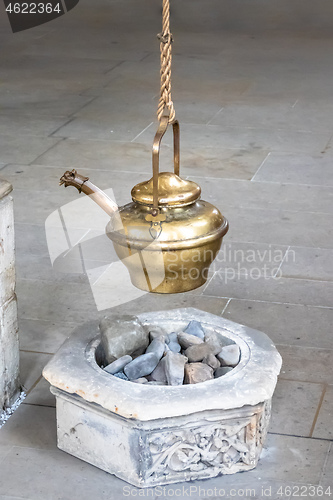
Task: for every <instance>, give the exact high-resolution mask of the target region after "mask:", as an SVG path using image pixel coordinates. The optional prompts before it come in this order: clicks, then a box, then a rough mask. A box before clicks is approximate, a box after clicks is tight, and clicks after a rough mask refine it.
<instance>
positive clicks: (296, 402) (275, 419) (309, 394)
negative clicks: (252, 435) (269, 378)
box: [269, 379, 324, 437]
mask: <svg viewBox="0 0 333 500" xmlns="http://www.w3.org/2000/svg"><path fill="white" fill-rule="evenodd" d="M323 387H324V386H323V385H322V384H310V383H305V382H294V381H292V380H283V379H281V380H279V381H278V384H277V386H276V389H275V392H274V396H273V401H272V407H273V411H272V420H271V423H270V427H269V432H272V433H274V434H288V435H291V436H303V437H310V436H311V432H312V425H313V422H314V419H315V417H316V411H317V409H318V405H319V403H320V401H321V396H322V393H323ZM295 408H297V411H295Z"/></svg>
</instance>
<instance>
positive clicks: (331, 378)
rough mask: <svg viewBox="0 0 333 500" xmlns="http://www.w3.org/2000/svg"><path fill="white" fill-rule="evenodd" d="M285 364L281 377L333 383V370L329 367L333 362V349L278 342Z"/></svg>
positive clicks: (318, 382)
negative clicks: (280, 343) (288, 344)
mask: <svg viewBox="0 0 333 500" xmlns="http://www.w3.org/2000/svg"><path fill="white" fill-rule="evenodd" d="M276 347H277V349H278V351H279V353H280V354H281V356H282V359H283V364H282V369H281V373H280V378H281V379H287V380H295V381H296V380H297V381H300V382H313V383H317V384H321V383H326V384H333V372H332V370H330V369H327V367H331V366H332V363H333V351H332V350H329V349H315V348H308V347H300V346H298V347H296V346H287V345H279V344H277V346H276Z"/></svg>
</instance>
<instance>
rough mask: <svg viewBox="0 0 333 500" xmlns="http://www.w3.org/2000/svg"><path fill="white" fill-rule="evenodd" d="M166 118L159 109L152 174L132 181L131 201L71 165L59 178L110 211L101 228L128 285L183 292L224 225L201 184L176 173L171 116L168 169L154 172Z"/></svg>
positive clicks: (209, 258)
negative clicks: (117, 198)
mask: <svg viewBox="0 0 333 500" xmlns="http://www.w3.org/2000/svg"><path fill="white" fill-rule="evenodd" d="M168 124H169V116H168V115H167V114H166V115H163V116H162V119H161V121H160V123H159V127H158V130H157V132H156V135H155V140H154V145H153V177H152V178H151V179H150V180H149V181H146V182H141V183H140V184H137V185H136V186H134V187H133V189H132V192H131V195H132V200H133V201H132V202H131V203H128V204H127V205H124V206H122V207H118V206H117V205H116V204H115V203H114V202H113V201H112V200H111V199H110V198H109V197H108V196H107V195H106V194H105V193H103V191H101V190H100V189H99V188H97V187H96V186H95V185H94V184H92V183H91V182H90V181H89V178H88V177H83V176H81V175H79V174H78V173H77V172H76V171H75V170H73V171H71V172H69V171H67V172H65V174H64V175H63V176H62V177H61V179H60V184H64V185H65V187H67V186H74V187H76V188H77V189H78V190H79V192H83V193H85V194H87V195H90V196H91V198H92V199H93V200H94V201H95V202H96V203H98V205H100V207H101V208H103V210H105V211H106V212H107V213H108V214H109V215H110V222H109V223H108V224H107V227H106V234H107V236H108V237H109V238H110V239H111V240H112V242H113V245H114V248H115V251H116V253H117V255H118V257H119V259H120V260H121V261H122V262H123V263H124V264H125V265H126V267H127V269H128V271H129V274H130V278H131V281H132V283H133V285H134V286H136V287H137V288H139V289H141V290H145V291H147V292H157V293H178V292H187V291H189V290H193V289H195V288H197V287H199V286H201V285H203V284H204V283H205V282H206V280H207V276H208V269H209V266H210V265H211V263H212V262H213V260H214V259H215V257H216V255H217V253H218V251H219V249H220V247H221V243H222V238H223V236H224V235H225V234H226V232H227V231H228V221H227V220H226V219H225V217H223V215H222V214H221V213H220V211H219V210H218V209H217V208H216V207H214V206H213V205H211V204H210V203H208V202H206V201H203V200H200V195H201V188H200V186H198V184H196V183H195V182H192V181H188V180H184V179H181V177H179V123H178V121H174V122H173V124H172V127H173V139H174V173H171V172H159V153H160V146H161V140H162V137H163V136H164V134H165V132H166V130H167V128H168Z"/></svg>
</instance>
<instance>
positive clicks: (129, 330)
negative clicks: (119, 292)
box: [99, 314, 149, 364]
mask: <svg viewBox="0 0 333 500" xmlns="http://www.w3.org/2000/svg"><path fill="white" fill-rule="evenodd" d="M99 329H100V332H101V343H102V347H103V350H104V353H105V358H106V362H107V364H110V363H112V362H113V361H115V360H116V359H118V358H120V357H122V356H124V355H125V354H132V353H133V352H134V351H136V350H138V349H141V348H146V347H147V345H148V342H149V338H148V333H147V332H146V331H145V329H144V328H143V326H142V324H141V322H140V321H139V319H138V318H137V317H136V316H130V315H117V314H114V315H112V316H106V317H105V318H103V319H102V321H101V322H100V324H99Z"/></svg>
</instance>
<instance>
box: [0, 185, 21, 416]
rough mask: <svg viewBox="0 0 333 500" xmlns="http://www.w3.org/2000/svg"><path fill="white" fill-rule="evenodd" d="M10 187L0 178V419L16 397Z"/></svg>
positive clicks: (16, 348)
mask: <svg viewBox="0 0 333 500" xmlns="http://www.w3.org/2000/svg"><path fill="white" fill-rule="evenodd" d="M11 190H12V186H11V185H10V184H9V183H8V182H6V181H4V180H2V179H0V416H1V413H2V412H3V410H5V409H6V408H8V407H10V406H11V405H12V404H13V403H14V401H15V400H16V399H17V398H18V396H19V394H20V384H19V343H18V327H17V305H16V295H15V242H14V216H13V199H12V197H11V196H10V192H11Z"/></svg>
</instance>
